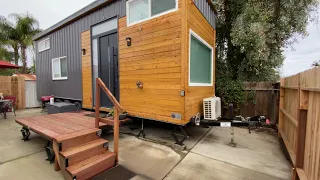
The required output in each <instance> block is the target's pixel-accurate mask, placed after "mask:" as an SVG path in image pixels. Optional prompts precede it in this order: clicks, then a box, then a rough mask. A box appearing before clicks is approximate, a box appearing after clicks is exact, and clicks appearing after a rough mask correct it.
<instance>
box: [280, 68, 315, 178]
mask: <svg viewBox="0 0 320 180" xmlns="http://www.w3.org/2000/svg"><path fill="white" fill-rule="evenodd" d="M278 129H279V135H280V136H281V138H282V139H283V141H284V142H285V145H286V148H287V150H288V152H289V154H290V157H291V160H292V161H293V164H294V169H295V171H294V173H293V177H292V179H293V180H296V179H301V180H302V179H307V180H319V179H320V68H319V67H316V68H313V69H311V70H308V71H305V72H302V73H300V74H297V75H295V76H291V77H288V78H284V79H282V80H281V91H280V111H279V124H278Z"/></svg>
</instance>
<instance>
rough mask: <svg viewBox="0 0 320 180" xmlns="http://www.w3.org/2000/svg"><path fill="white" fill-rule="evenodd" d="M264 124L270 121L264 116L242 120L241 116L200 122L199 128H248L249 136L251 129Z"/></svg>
mask: <svg viewBox="0 0 320 180" xmlns="http://www.w3.org/2000/svg"><path fill="white" fill-rule="evenodd" d="M264 124H270V121H269V120H268V119H266V117H265V116H254V117H250V118H247V119H244V118H243V117H241V116H237V117H235V118H219V119H217V120H215V121H212V120H201V121H200V125H201V126H220V127H248V131H249V133H250V134H251V130H252V127H261V126H262V125H264Z"/></svg>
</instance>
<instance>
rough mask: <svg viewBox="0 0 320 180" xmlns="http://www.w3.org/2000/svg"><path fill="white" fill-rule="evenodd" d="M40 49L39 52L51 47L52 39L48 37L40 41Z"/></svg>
mask: <svg viewBox="0 0 320 180" xmlns="http://www.w3.org/2000/svg"><path fill="white" fill-rule="evenodd" d="M38 49H39V52H42V51H45V50H48V49H50V39H49V38H48V39H45V40H43V41H40V42H39V43H38Z"/></svg>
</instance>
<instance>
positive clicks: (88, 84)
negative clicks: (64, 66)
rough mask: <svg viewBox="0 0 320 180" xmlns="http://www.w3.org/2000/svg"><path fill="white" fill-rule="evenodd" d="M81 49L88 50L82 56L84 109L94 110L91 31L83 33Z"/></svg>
mask: <svg viewBox="0 0 320 180" xmlns="http://www.w3.org/2000/svg"><path fill="white" fill-rule="evenodd" d="M81 47H82V49H85V50H86V54H85V55H83V54H82V107H83V108H87V109H92V108H93V107H92V67H91V65H92V63H91V37H90V30H88V31H85V32H83V33H81Z"/></svg>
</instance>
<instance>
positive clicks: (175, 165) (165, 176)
mask: <svg viewBox="0 0 320 180" xmlns="http://www.w3.org/2000/svg"><path fill="white" fill-rule="evenodd" d="M211 129H212V127H210V128H209V129H208V131H207V132H206V133H204V134H203V136H202V137H201V138H200V139H199V140H198V141H197V143H195V144H194V145H193V146H192V147H191V148H190V149H189V150H188V151H187V153H186V154H185V156H184V157H183V158H181V159H180V161H179V162H178V163H177V164H176V165H174V166H173V167H172V168H171V169H170V171H169V172H168V173H167V174H166V175H165V176H164V178H162V179H165V178H166V177H167V176H168V175H169V174H170V173H171V172H172V171H173V170H174V169H175V168H176V167H177V166H178V165H179V164H180V162H181V161H182V160H183V159H184V158H185V157H187V155H188V154H189V153H190V152H191V150H192V149H193V148H194V147H195V146H196V145H197V144H198V143H199V142H200V141H201V140H202V139H203V138H204V137H205V136H206V135H207V134H208V133H209V132H210V131H211Z"/></svg>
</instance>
